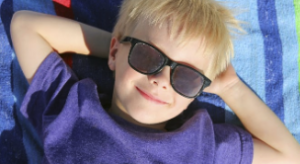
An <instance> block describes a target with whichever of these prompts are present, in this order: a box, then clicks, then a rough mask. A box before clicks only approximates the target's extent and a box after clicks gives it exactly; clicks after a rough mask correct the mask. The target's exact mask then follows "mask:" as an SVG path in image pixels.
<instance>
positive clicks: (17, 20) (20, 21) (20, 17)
mask: <svg viewBox="0 0 300 164" xmlns="http://www.w3.org/2000/svg"><path fill="white" fill-rule="evenodd" d="M31 13H33V12H32V11H28V10H20V11H17V12H15V13H14V15H13V17H12V20H11V24H10V30H11V31H13V30H15V29H18V28H24V27H25V26H26V25H28V24H29V23H30V22H31V21H29V19H28V18H29V16H30V14H31Z"/></svg>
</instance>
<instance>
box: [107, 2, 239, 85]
mask: <svg viewBox="0 0 300 164" xmlns="http://www.w3.org/2000/svg"><path fill="white" fill-rule="evenodd" d="M141 20H143V21H148V22H149V24H150V25H158V26H161V25H162V24H163V23H164V22H169V23H172V25H171V26H170V27H171V28H170V29H169V32H170V37H175V36H178V34H179V32H180V33H181V34H180V35H181V36H182V37H181V38H180V39H181V42H185V41H187V40H188V39H194V38H200V37H202V38H203V39H204V41H205V43H204V44H205V47H204V54H209V55H212V56H211V58H212V60H211V62H210V63H209V66H208V69H207V72H206V73H205V74H206V75H207V76H208V77H210V78H211V79H214V78H215V77H216V76H217V75H218V74H220V73H221V72H222V71H224V70H225V69H226V67H227V66H228V64H229V63H230V60H231V58H232V57H233V56H234V50H233V43H232V35H231V34H232V32H234V30H236V31H240V32H243V30H242V28H241V26H240V22H239V21H238V20H236V19H235V18H234V16H233V13H232V11H230V10H229V9H227V8H225V7H223V6H222V5H221V4H220V2H216V1H215V0H124V1H123V4H122V6H121V10H120V12H119V19H118V21H117V23H116V25H115V28H114V30H113V36H114V37H116V38H117V39H119V40H120V39H122V38H123V37H124V36H127V35H130V34H131V33H132V32H133V30H134V29H135V27H136V26H137V25H138V23H139V22H140V21H141Z"/></svg>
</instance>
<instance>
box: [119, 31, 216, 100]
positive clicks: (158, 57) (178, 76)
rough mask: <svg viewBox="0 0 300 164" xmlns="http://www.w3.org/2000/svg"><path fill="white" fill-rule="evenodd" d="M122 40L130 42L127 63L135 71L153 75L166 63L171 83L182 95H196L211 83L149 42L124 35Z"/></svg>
mask: <svg viewBox="0 0 300 164" xmlns="http://www.w3.org/2000/svg"><path fill="white" fill-rule="evenodd" d="M123 42H130V43H131V48H130V52H129V55H128V63H129V65H130V66H131V67H132V68H133V69H134V70H136V71H137V72H139V73H142V74H144V75H153V74H156V73H159V72H160V71H161V70H162V69H163V68H164V67H165V66H166V65H168V66H170V67H171V76H170V78H171V79H170V81H171V85H172V87H173V89H174V90H175V91H176V92H177V93H179V94H180V95H182V96H184V97H187V98H195V97H197V96H198V95H200V93H201V92H202V91H203V89H204V88H205V87H208V86H209V85H210V83H211V81H210V80H209V79H208V78H207V77H205V76H204V75H203V74H202V73H200V72H199V71H197V70H195V69H193V68H191V67H189V66H186V65H182V64H179V63H176V62H174V61H172V60H171V59H169V58H168V57H167V56H166V55H165V54H164V53H162V52H161V51H160V50H159V49H157V48H155V47H154V46H152V45H151V44H149V43H146V42H144V41H141V40H139V39H135V38H132V37H125V38H124V39H123V40H122V41H121V43H123Z"/></svg>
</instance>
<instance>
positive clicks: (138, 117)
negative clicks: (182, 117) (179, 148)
mask: <svg viewBox="0 0 300 164" xmlns="http://www.w3.org/2000/svg"><path fill="white" fill-rule="evenodd" d="M129 115H130V116H131V117H132V118H133V119H134V120H135V121H137V122H138V123H140V124H146V125H152V124H160V123H163V122H166V121H167V120H162V119H159V118H157V117H155V116H154V115H152V114H149V113H144V112H132V113H129Z"/></svg>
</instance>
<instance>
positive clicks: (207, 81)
mask: <svg viewBox="0 0 300 164" xmlns="http://www.w3.org/2000/svg"><path fill="white" fill-rule="evenodd" d="M125 42H130V43H131V47H130V50H129V55H128V64H129V65H130V66H131V68H132V69H134V70H136V71H137V72H139V73H141V74H144V75H154V74H157V73H159V72H160V71H162V69H163V68H164V67H165V66H166V65H168V66H170V67H171V76H170V81H171V85H172V87H173V89H174V90H175V91H176V92H177V93H178V94H180V95H181V96H184V97H186V98H196V97H197V96H199V95H200V94H201V93H202V91H203V89H204V88H206V87H208V86H209V85H210V83H211V80H210V79H209V78H207V77H206V76H205V75H203V74H202V73H201V72H199V71H197V70H196V69H194V68H192V67H189V66H187V65H183V64H179V63H177V62H175V61H173V60H171V59H170V58H168V56H167V55H165V54H164V53H163V52H161V51H160V50H159V49H158V48H156V47H154V46H153V45H151V44H149V43H147V42H144V41H142V40H139V39H136V38H133V37H128V36H126V37H125V38H124V39H122V40H121V43H125ZM137 43H142V44H145V45H148V46H149V47H151V48H153V49H155V50H156V51H157V52H159V53H160V54H161V55H162V57H163V58H164V60H165V61H164V64H162V65H161V66H160V67H159V69H157V70H156V71H154V72H152V73H144V72H141V71H139V70H138V69H136V68H135V67H134V66H133V65H132V64H131V63H130V57H131V52H132V50H133V48H134V46H135V45H136V44H137ZM177 66H183V67H187V68H189V69H191V70H193V71H195V72H197V73H198V74H199V75H200V76H201V77H203V79H204V82H203V85H202V87H201V88H200V90H199V91H198V93H197V94H196V95H195V96H186V95H184V94H182V93H180V92H179V91H177V89H176V88H175V87H174V83H173V74H174V70H175V68H176V67H177Z"/></svg>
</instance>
